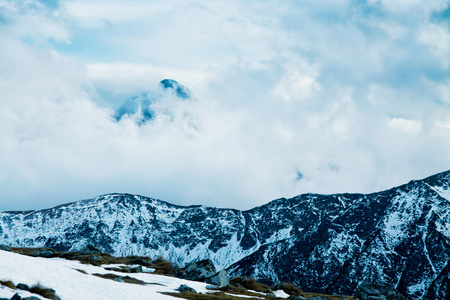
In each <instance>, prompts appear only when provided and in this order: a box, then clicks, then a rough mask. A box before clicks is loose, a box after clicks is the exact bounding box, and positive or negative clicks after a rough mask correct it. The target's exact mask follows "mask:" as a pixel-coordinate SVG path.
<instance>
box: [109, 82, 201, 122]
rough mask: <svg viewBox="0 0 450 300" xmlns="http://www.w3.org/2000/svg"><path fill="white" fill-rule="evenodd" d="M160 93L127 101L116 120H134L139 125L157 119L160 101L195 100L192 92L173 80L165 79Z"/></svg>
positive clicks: (118, 110) (117, 113)
mask: <svg viewBox="0 0 450 300" xmlns="http://www.w3.org/2000/svg"><path fill="white" fill-rule="evenodd" d="M159 88H160V89H159V91H155V92H153V93H142V94H140V95H137V96H134V97H131V98H130V99H127V100H126V101H125V102H124V103H123V104H122V105H121V106H120V107H119V108H118V109H117V110H116V111H115V112H114V116H113V117H114V119H115V120H116V121H117V122H119V121H120V120H122V119H123V118H132V119H133V120H134V121H135V122H136V123H138V124H139V125H142V124H145V123H146V122H149V121H151V120H152V119H154V118H155V116H156V114H157V113H158V107H155V105H156V106H157V104H158V102H159V101H162V100H167V99H171V98H172V99H176V100H179V101H183V100H193V99H195V98H194V96H193V94H192V92H191V91H190V90H189V89H188V88H187V87H185V86H183V85H182V84H180V83H178V82H177V81H175V80H173V79H164V80H161V82H160V83H159Z"/></svg>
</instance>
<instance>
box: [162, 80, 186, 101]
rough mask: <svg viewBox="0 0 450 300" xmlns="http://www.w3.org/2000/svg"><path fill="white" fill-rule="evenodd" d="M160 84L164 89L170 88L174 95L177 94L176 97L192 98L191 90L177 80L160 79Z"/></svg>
mask: <svg viewBox="0 0 450 300" xmlns="http://www.w3.org/2000/svg"><path fill="white" fill-rule="evenodd" d="M160 85H161V86H162V87H163V88H164V89H166V90H168V89H172V90H173V91H174V92H175V95H177V97H179V98H182V99H190V98H192V92H191V91H190V90H189V89H188V88H187V87H185V86H184V85H181V84H179V83H178V82H177V81H175V80H173V79H163V80H161V82H160Z"/></svg>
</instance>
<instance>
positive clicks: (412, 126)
mask: <svg viewBox="0 0 450 300" xmlns="http://www.w3.org/2000/svg"><path fill="white" fill-rule="evenodd" d="M389 127H391V128H395V129H398V130H401V131H403V132H404V133H407V134H415V133H417V132H419V131H420V129H422V123H421V122H420V121H415V120H407V119H403V118H392V119H391V120H390V121H389Z"/></svg>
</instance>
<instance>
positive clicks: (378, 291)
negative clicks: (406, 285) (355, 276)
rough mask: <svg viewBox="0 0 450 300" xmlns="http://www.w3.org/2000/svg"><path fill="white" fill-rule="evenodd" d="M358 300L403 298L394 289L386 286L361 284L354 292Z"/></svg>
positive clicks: (393, 299)
mask: <svg viewBox="0 0 450 300" xmlns="http://www.w3.org/2000/svg"><path fill="white" fill-rule="evenodd" d="M355 297H356V298H358V299H360V300H405V299H406V298H405V296H403V295H402V294H400V293H399V292H398V291H397V290H396V289H394V288H393V287H390V286H386V285H378V284H369V283H362V284H360V285H359V286H358V288H357V289H356V291H355Z"/></svg>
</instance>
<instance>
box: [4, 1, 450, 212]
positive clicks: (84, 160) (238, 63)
mask: <svg viewBox="0 0 450 300" xmlns="http://www.w3.org/2000/svg"><path fill="white" fill-rule="evenodd" d="M21 3H22V2H20V1H3V2H0V16H1V19H2V20H4V21H2V22H0V39H1V41H2V43H0V91H1V100H0V108H1V109H0V128H2V129H1V130H0V148H1V149H2V151H1V156H0V166H1V167H0V210H6V209H35V208H43V207H48V206H52V205H57V204H60V203H63V202H68V201H73V200H78V199H82V198H88V197H93V196H95V195H98V194H103V193H109V192H129V193H138V194H143V195H147V196H151V197H158V198H161V199H164V200H167V201H171V202H174V203H179V204H206V205H218V206H227V207H236V208H250V207H252V206H255V205H260V204H262V203H265V202H267V201H269V200H271V199H274V198H277V197H289V196H294V195H296V194H300V193H304V192H318V193H334V192H372V191H377V190H381V189H385V188H389V187H391V186H393V185H397V184H401V183H404V182H406V181H408V180H410V179H413V178H421V177H425V176H427V175H430V174H432V173H436V172H439V171H443V170H445V169H448V168H449V166H450V154H449V153H450V151H449V150H450V149H449V147H450V142H449V141H450V110H449V105H450V88H449V86H450V72H449V62H448V57H450V55H449V54H450V53H449V52H450V46H449V43H447V41H449V39H450V29H449V23H448V22H447V21H446V20H447V19H448V18H447V17H446V13H445V12H446V11H447V10H448V6H449V1H437V0H436V1H419V0H417V1H366V2H353V1H344V0H342V1H320V2H318V1H306V2H302V3H298V2H297V1H288V2H284V3H283V4H280V3H277V2H271V1H263V2H247V1H237V0H236V1H230V2H227V3H226V4H225V3H223V2H219V1H199V2H196V3H186V2H185V1H170V2H167V1H164V2H163V1H151V2H149V1H133V2H132V3H131V4H132V5H130V3H129V1H127V2H123V1H118V0H116V1H108V5H107V7H106V6H105V4H104V3H103V2H102V1H70V2H69V1H60V2H55V1H50V2H49V3H47V2H45V1H40V2H37V1H27V2H26V3H25V4H21ZM44 4H45V5H44ZM164 78H173V79H175V80H177V81H179V82H180V83H182V84H184V85H186V86H187V87H189V88H190V89H191V90H192V92H193V93H194V95H195V96H196V98H198V101H191V102H183V101H176V99H175V98H174V97H173V95H172V96H170V95H166V96H164V97H162V98H161V99H160V101H159V102H158V103H157V105H155V106H154V109H156V110H157V111H159V112H161V113H157V114H156V116H157V117H156V118H155V119H154V120H152V121H151V122H146V123H145V124H144V125H141V126H139V125H138V124H136V123H135V122H134V121H133V120H132V119H131V118H129V119H126V118H125V119H123V120H121V121H120V122H115V120H114V118H113V117H112V116H113V115H114V110H115V109H117V108H118V107H119V106H120V105H121V104H122V103H123V101H125V100H126V99H128V98H130V97H132V96H136V95H140V94H142V93H150V94H152V93H155V94H157V93H158V88H159V87H158V83H159V81H160V80H162V79H164ZM152 108H153V107H152ZM300 174H301V176H300ZM300 177H301V180H297V179H300Z"/></svg>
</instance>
